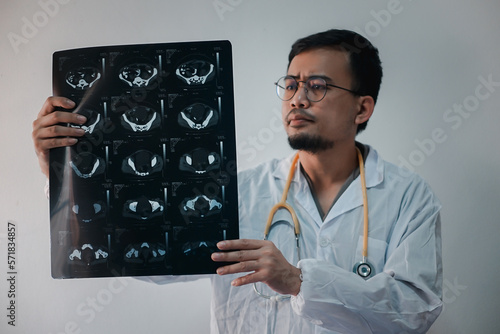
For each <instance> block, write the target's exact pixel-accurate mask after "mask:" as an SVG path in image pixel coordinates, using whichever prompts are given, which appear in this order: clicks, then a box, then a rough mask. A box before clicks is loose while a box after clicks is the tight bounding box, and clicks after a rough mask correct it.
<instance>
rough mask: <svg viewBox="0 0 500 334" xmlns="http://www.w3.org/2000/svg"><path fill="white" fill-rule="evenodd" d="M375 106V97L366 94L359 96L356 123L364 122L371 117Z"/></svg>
mask: <svg viewBox="0 0 500 334" xmlns="http://www.w3.org/2000/svg"><path fill="white" fill-rule="evenodd" d="M374 108H375V101H374V100H373V97H371V96H369V95H366V96H360V97H359V109H358V113H357V115H356V118H355V119H354V122H355V123H356V124H358V125H359V124H362V123H364V122H366V121H368V120H369V119H370V117H371V116H372V114H373V109H374Z"/></svg>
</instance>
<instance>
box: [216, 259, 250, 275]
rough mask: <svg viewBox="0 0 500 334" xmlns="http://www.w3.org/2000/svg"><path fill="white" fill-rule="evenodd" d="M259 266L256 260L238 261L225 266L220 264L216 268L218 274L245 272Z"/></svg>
mask: <svg viewBox="0 0 500 334" xmlns="http://www.w3.org/2000/svg"><path fill="white" fill-rule="evenodd" d="M259 268H260V267H259V265H258V263H257V261H245V262H238V263H235V264H229V265H227V266H222V267H219V268H217V274H218V275H229V274H237V273H247V272H251V271H255V270H258V269H259Z"/></svg>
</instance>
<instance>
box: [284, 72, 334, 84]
mask: <svg viewBox="0 0 500 334" xmlns="http://www.w3.org/2000/svg"><path fill="white" fill-rule="evenodd" d="M287 76H288V77H292V78H294V79H299V78H300V75H292V74H288V75H287ZM310 78H320V79H323V80H325V81H327V82H333V80H332V78H330V77H329V76H327V75H324V74H312V75H310V76H308V77H307V78H306V80H307V79H310Z"/></svg>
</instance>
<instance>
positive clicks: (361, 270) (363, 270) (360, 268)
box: [352, 261, 373, 279]
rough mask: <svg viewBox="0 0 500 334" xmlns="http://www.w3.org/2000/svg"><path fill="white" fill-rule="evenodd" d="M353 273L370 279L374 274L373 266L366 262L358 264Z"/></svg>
mask: <svg viewBox="0 0 500 334" xmlns="http://www.w3.org/2000/svg"><path fill="white" fill-rule="evenodd" d="M352 271H353V272H354V273H356V274H358V275H359V276H361V277H363V278H364V279H368V278H369V277H370V276H371V274H372V272H373V270H372V266H371V264H369V263H368V262H365V261H360V262H358V263H356V264H355V265H354V268H352Z"/></svg>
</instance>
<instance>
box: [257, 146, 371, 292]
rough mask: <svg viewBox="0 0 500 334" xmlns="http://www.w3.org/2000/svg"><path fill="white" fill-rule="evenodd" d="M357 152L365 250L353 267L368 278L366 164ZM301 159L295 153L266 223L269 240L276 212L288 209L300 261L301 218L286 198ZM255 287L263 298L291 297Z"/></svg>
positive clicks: (265, 235) (369, 265)
mask: <svg viewBox="0 0 500 334" xmlns="http://www.w3.org/2000/svg"><path fill="white" fill-rule="evenodd" d="M356 152H357V154H358V163H359V176H360V179H361V192H362V195H363V251H362V254H361V255H362V258H361V261H359V262H356V263H355V264H354V267H353V269H352V270H353V272H354V273H356V274H358V275H359V276H361V277H362V278H364V279H368V278H369V277H370V275H371V274H372V272H373V270H372V265H371V264H370V263H369V262H368V260H367V258H368V195H367V193H366V178H365V164H364V161H363V156H362V155H361V152H360V150H359V149H358V148H357V147H356ZM298 160H299V154H298V153H297V154H295V156H294V157H293V160H292V165H291V167H290V172H289V173H288V178H287V180H286V184H285V189H283V194H282V195H281V200H280V201H279V202H278V203H276V204H275V205H274V206H273V207H272V208H271V211H270V212H269V216H268V218H267V223H266V228H265V229H264V240H267V239H268V237H269V233H270V231H271V227H272V225H273V218H274V215H275V214H276V212H277V211H278V210H280V209H285V210H287V211H288V212H289V213H290V215H291V216H292V221H293V225H294V232H295V243H296V246H295V248H296V250H297V258H298V261H300V245H299V238H300V224H299V219H298V218H297V214H296V213H295V210H294V209H293V208H292V206H291V205H290V204H288V203H287V202H286V198H287V196H288V190H289V189H290V184H291V183H292V179H293V176H294V175H295V169H296V166H297V161H298ZM253 289H254V291H255V292H256V293H257V294H258V295H259V296H260V297H262V298H265V299H270V300H276V301H279V300H285V299H289V298H290V296H289V295H275V296H269V295H266V294H264V293H262V292H261V291H259V289H258V288H257V284H256V283H254V284H253Z"/></svg>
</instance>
